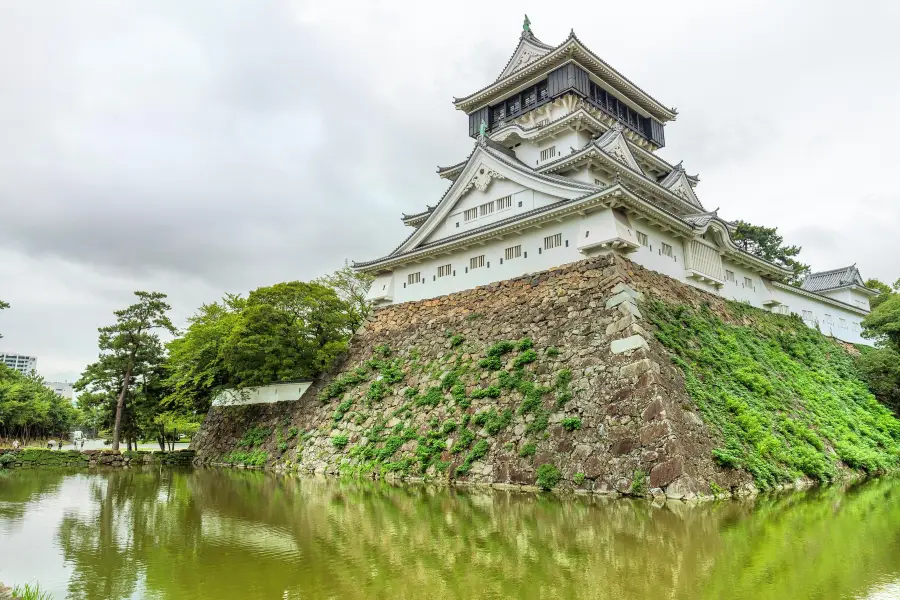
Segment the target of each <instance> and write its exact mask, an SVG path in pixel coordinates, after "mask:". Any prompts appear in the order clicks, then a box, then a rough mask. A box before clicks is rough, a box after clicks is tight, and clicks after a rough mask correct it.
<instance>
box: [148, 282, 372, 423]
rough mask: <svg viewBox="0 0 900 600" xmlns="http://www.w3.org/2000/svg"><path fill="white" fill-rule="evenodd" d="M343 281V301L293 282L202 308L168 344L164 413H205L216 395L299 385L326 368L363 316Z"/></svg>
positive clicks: (320, 287) (324, 289)
mask: <svg viewBox="0 0 900 600" xmlns="http://www.w3.org/2000/svg"><path fill="white" fill-rule="evenodd" d="M345 275H347V277H349V275H348V274H345ZM345 283H347V285H348V287H347V288H346V289H347V290H348V291H347V292H346V294H347V296H346V297H345V298H342V297H341V296H340V295H339V294H338V292H337V291H336V290H335V289H334V288H333V287H331V286H330V285H325V284H323V283H317V282H311V283H304V282H301V281H293V282H288V283H279V284H276V285H273V286H268V287H262V288H259V289H256V290H254V291H252V292H250V294H249V296H248V297H247V298H241V297H239V296H235V295H228V296H225V297H224V298H223V299H222V300H221V301H220V302H214V303H212V304H204V305H203V306H201V307H200V309H199V310H198V311H197V313H196V314H194V315H193V316H192V317H191V318H190V319H189V325H188V327H187V329H186V330H185V331H184V333H183V335H182V336H181V337H178V338H176V339H174V340H172V341H171V342H169V344H168V350H169V356H168V360H167V362H166V371H167V380H166V384H167V386H168V387H169V388H170V395H169V396H168V397H167V398H166V401H165V404H166V406H167V410H178V411H181V413H182V414H187V413H194V414H205V413H206V411H207V410H209V406H210V404H211V403H212V401H213V399H214V398H215V396H216V394H217V393H218V392H219V391H220V390H222V389H225V388H241V387H249V386H258V385H267V384H270V383H276V382H280V381H290V380H295V379H305V378H310V377H315V376H317V375H319V374H320V373H322V372H324V371H326V370H328V369H329V368H330V367H331V365H332V364H334V362H335V361H336V360H338V359H339V358H340V357H341V356H342V355H343V354H344V352H345V351H346V349H347V339H348V338H349V336H350V334H351V333H352V331H353V328H354V327H355V324H356V323H359V322H361V321H360V319H363V318H365V317H364V316H362V315H363V313H362V312H361V311H362V308H361V305H360V304H355V303H354V302H353V301H352V298H353V297H356V298H357V299H359V300H364V298H365V294H364V293H360V290H359V289H357V287H356V286H357V285H361V284H352V285H351V284H350V282H349V279H348V280H347V281H346V282H345ZM341 285H343V284H341ZM353 290H356V291H355V292H354V291H353Z"/></svg>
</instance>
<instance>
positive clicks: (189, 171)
mask: <svg viewBox="0 0 900 600" xmlns="http://www.w3.org/2000/svg"><path fill="white" fill-rule="evenodd" d="M845 6H846V4H844V3H839V2H837V1H836V0H832V1H827V2H824V3H823V2H812V1H811V0H810V1H806V2H797V3H789V4H787V3H782V2H776V1H775V0H771V1H769V2H765V3H754V4H753V5H752V6H751V5H747V6H744V5H741V4H740V3H739V4H737V5H732V4H728V3H724V4H723V3H719V4H716V5H715V6H713V7H711V6H710V5H709V3H707V2H702V1H700V0H688V1H686V2H684V3H682V4H680V5H679V7H678V12H677V13H672V12H671V11H672V5H671V3H667V2H663V1H662V0H659V1H657V2H649V3H644V4H642V5H641V6H639V7H636V6H633V5H623V6H621V7H616V6H607V5H597V4H596V3H584V4H582V5H581V6H577V7H570V8H568V9H567V10H565V11H557V10H555V9H554V10H552V11H550V10H545V11H543V12H541V10H533V9H532V8H529V14H530V16H531V18H532V21H533V23H534V25H533V26H534V29H535V31H536V33H537V35H538V36H539V37H541V38H542V39H543V40H544V41H546V42H548V43H557V42H558V41H560V40H561V39H563V38H564V37H565V35H566V34H567V33H568V31H569V29H570V28H571V27H575V29H576V31H577V33H578V35H579V37H581V39H583V40H584V41H585V42H586V43H587V44H588V45H589V46H591V47H592V48H594V50H595V51H596V52H598V53H599V54H600V55H601V56H604V57H605V58H606V59H607V60H608V61H609V62H610V63H611V64H613V65H615V66H616V67H617V68H619V69H620V70H622V71H623V72H624V73H626V74H627V75H628V76H629V77H631V78H632V79H634V80H635V81H637V82H638V83H639V84H640V85H641V86H642V87H644V88H645V89H648V90H649V91H651V93H653V94H654V95H656V96H657V97H658V98H660V99H661V100H662V101H664V102H667V103H669V104H673V105H675V106H677V107H678V108H679V110H680V113H681V114H680V116H679V119H678V121H676V122H675V123H673V124H672V125H671V126H670V127H668V129H667V138H668V141H669V147H667V148H666V149H664V151H663V154H664V156H665V157H666V158H668V159H670V160H675V161H677V160H680V159H682V158H683V159H685V165H686V166H687V168H688V170H689V171H691V172H698V171H699V172H700V174H701V177H702V183H701V186H700V188H699V189H698V192H699V193H700V196H701V199H702V200H703V201H704V202H705V203H706V205H707V206H709V207H710V208H714V207H716V206H721V207H722V213H723V215H725V216H726V217H727V218H744V219H748V220H752V221H756V222H761V223H765V224H768V225H778V226H779V227H780V228H781V231H782V232H783V233H784V234H785V235H786V236H787V237H788V239H789V241H793V242H796V243H801V244H803V245H804V247H805V249H804V256H803V258H804V259H805V260H807V261H809V262H812V263H813V265H814V266H815V267H817V268H827V267H831V266H837V264H840V263H848V262H854V261H857V262H858V263H859V264H860V266H861V268H862V269H863V273H864V274H865V275H866V276H879V277H882V278H884V279H891V280H892V279H894V278H896V277H897V276H898V275H900V273H897V272H896V269H897V267H896V265H894V264H893V261H892V259H891V256H892V255H893V252H892V244H891V242H892V241H893V240H892V239H891V237H892V236H891V234H892V232H893V231H896V229H897V226H898V225H900V214H898V208H897V207H898V205H900V203H898V196H897V194H896V192H895V191H894V184H893V181H892V179H893V178H892V177H891V174H892V172H893V171H894V168H893V165H892V164H891V161H890V152H891V147H890V146H889V144H891V143H892V142H893V140H894V139H896V138H897V135H896V134H897V133H898V131H897V130H898V128H900V127H898V125H896V124H895V119H894V118H893V112H894V107H895V106H896V105H897V100H898V96H900V85H898V84H897V83H896V81H895V80H894V78H891V77H889V76H887V74H889V73H891V72H892V70H893V65H892V61H893V57H894V56H896V55H897V51H898V47H897V46H898V43H897V41H896V36H895V35H894V34H893V32H892V31H891V27H892V23H896V21H897V16H900V15H898V14H897V11H898V9H897V8H896V7H895V6H893V5H892V4H890V3H887V2H880V3H879V2H876V3H870V4H869V5H868V6H867V9H866V10H865V11H862V10H853V11H851V10H848V9H846V8H845ZM476 8H477V10H475V9H476ZM539 8H540V7H538V9H539ZM476 14H477V15H479V16H478V18H475V17H473V15H476ZM520 18H521V17H520V15H518V14H517V13H510V12H509V7H508V6H495V5H490V4H484V3H475V2H472V3H471V4H470V5H466V3H463V4H457V5H454V7H453V9H452V10H450V11H444V10H441V11H437V10H436V9H435V8H434V6H433V5H432V4H430V3H414V2H409V1H400V0H391V1H388V2H379V3H360V2H350V1H343V0H338V1H336V2H329V3H321V2H318V3H314V2H306V1H297V2H290V1H287V0H246V1H236V0H231V1H224V2H223V1H219V2H211V1H210V2H205V1H198V2H190V3H184V2H178V1H176V0H160V1H158V2H153V3H143V4H141V3H122V2H118V1H115V0H84V1H82V2H78V3H71V2H67V1H65V0H36V1H33V2H9V3H4V4H2V5H0V81H3V82H4V91H3V94H0V134H2V140H3V144H2V145H0V298H3V299H5V300H8V301H10V302H11V303H12V304H13V308H12V309H11V310H9V311H4V313H0V332H2V333H3V334H4V335H5V338H4V339H3V340H2V342H0V343H2V347H3V349H8V350H11V351H20V352H29V353H34V354H37V355H38V356H39V363H38V365H39V369H40V370H41V371H42V372H43V374H45V375H46V376H48V377H53V378H61V377H68V378H72V377H74V376H75V375H77V373H78V372H79V371H80V369H81V366H82V365H83V364H84V363H85V362H87V361H89V360H91V359H92V358H93V356H94V355H95V353H96V348H95V341H96V331H95V330H96V327H97V326H99V325H102V324H104V323H106V322H107V321H108V320H109V319H110V318H111V311H112V310H114V309H115V308H118V307H120V306H122V305H123V304H125V303H127V302H128V301H129V294H130V292H131V291H132V290H134V289H156V290H160V291H164V292H167V293H169V294H170V299H171V301H172V304H173V306H174V308H175V313H176V315H175V316H176V318H177V319H181V320H183V319H184V318H185V317H186V316H187V315H189V314H190V313H191V312H192V311H193V309H194V308H196V306H198V305H199V304H200V303H202V302H207V301H211V300H214V299H216V298H217V297H219V296H220V295H221V294H222V293H224V292H226V291H229V292H246V291H247V290H249V289H252V288H254V287H257V286H260V285H266V284H270V283H274V282H277V281H284V280H289V279H295V278H312V277H315V276H318V275H320V274H322V273H325V272H327V271H330V270H332V269H334V268H336V267H338V266H339V265H340V264H342V262H343V261H344V259H346V258H352V259H368V258H374V257H377V256H380V255H382V254H384V253H385V252H387V251H389V250H390V249H391V248H393V247H394V246H396V245H397V243H399V241H400V240H401V239H402V238H403V237H404V236H405V235H406V234H407V233H408V230H406V229H405V228H403V226H402V225H401V224H400V222H399V219H398V217H399V214H400V212H401V211H406V212H412V211H416V210H420V209H421V208H423V207H424V205H425V204H426V203H431V204H433V203H434V202H435V201H436V200H437V199H438V198H439V197H440V195H441V194H442V193H443V191H444V189H445V187H446V182H444V181H442V180H439V179H438V178H437V177H436V175H435V174H434V168H435V166H436V165H437V164H451V163H454V162H457V161H458V160H460V159H462V158H463V157H465V156H466V154H467V153H468V152H469V150H470V148H471V144H472V142H471V140H470V139H469V138H467V136H466V128H467V125H466V118H465V116H464V115H462V114H461V113H458V112H456V111H455V110H454V109H453V107H452V106H451V104H450V100H451V98H452V96H454V95H455V96H462V95H465V94H468V93H470V92H472V91H474V90H476V89H478V88H481V87H482V86H483V85H485V84H486V83H488V82H489V81H492V80H493V79H494V78H495V77H496V75H497V74H498V73H499V71H500V70H501V69H502V67H503V65H504V64H505V62H506V60H507V59H508V58H509V55H510V53H511V52H512V50H513V48H514V46H515V43H516V41H517V37H518V34H519V31H520ZM635 24H639V25H640V26H639V27H636V26H635ZM873 223H874V224H873ZM873 233H874V235H873Z"/></svg>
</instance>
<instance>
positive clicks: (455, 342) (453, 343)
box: [450, 335, 466, 348]
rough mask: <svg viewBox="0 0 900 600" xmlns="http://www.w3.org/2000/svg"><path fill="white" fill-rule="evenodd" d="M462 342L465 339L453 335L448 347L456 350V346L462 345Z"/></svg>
mask: <svg viewBox="0 0 900 600" xmlns="http://www.w3.org/2000/svg"><path fill="white" fill-rule="evenodd" d="M464 341H466V338H464V337H463V336H461V335H454V336H453V337H451V338H450V347H451V348H456V347H457V346H459V345H460V344H462V343H463V342H464Z"/></svg>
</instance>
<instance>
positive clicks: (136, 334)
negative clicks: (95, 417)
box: [75, 291, 175, 450]
mask: <svg viewBox="0 0 900 600" xmlns="http://www.w3.org/2000/svg"><path fill="white" fill-rule="evenodd" d="M134 295H135V296H136V297H137V300H138V301H137V302H136V303H134V304H132V305H130V306H128V307H127V308H124V309H122V310H117V311H115V313H114V314H115V316H116V322H115V323H114V324H113V325H109V326H107V327H101V328H100V329H99V332H100V338H99V340H98V346H99V347H100V357H99V358H98V360H97V362H95V363H93V364H91V365H88V367H87V369H85V371H84V373H83V374H82V376H81V378H80V379H79V380H78V382H76V385H75V388H76V389H78V390H79V391H85V392H87V396H86V397H85V399H84V403H85V406H86V407H88V406H90V407H92V408H99V409H100V411H101V414H102V413H104V412H105V411H104V410H103V405H104V404H106V405H112V408H113V411H112V413H113V419H112V449H113V450H118V449H119V439H120V438H121V436H122V432H123V426H124V428H125V433H126V435H127V437H128V439H129V440H132V439H134V440H136V437H135V436H136V435H137V433H138V432H139V431H140V429H141V428H140V426H139V423H138V417H139V416H146V415H145V413H146V411H142V410H140V408H141V406H142V405H149V406H150V407H152V406H154V405H155V404H158V400H156V399H155V398H156V397H157V396H159V395H160V383H159V382H160V380H161V375H162V363H163V360H164V356H165V354H164V351H163V346H162V343H161V341H160V339H159V336H158V334H157V332H158V331H159V330H164V331H168V332H170V333H175V326H174V325H172V322H171V320H169V317H168V315H167V313H168V311H169V310H170V309H171V307H170V306H169V305H168V304H167V303H166V302H165V299H166V295H165V294H161V293H159V292H141V291H138V292H135V293H134ZM128 399H130V400H131V410H129V411H128V413H127V414H126V400H128ZM113 400H114V402H113ZM79 401H81V399H79ZM106 414H107V416H109V415H108V413H106Z"/></svg>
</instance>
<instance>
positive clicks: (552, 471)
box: [535, 463, 561, 490]
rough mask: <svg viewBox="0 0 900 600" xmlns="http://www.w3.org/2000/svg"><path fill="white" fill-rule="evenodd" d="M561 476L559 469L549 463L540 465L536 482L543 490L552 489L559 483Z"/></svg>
mask: <svg viewBox="0 0 900 600" xmlns="http://www.w3.org/2000/svg"><path fill="white" fill-rule="evenodd" d="M560 477H561V475H560V473H559V469H557V468H556V467H554V466H553V465H551V464H550V463H547V464H543V465H541V466H540V467H538V470H537V479H536V480H535V483H536V484H537V485H538V487H540V488H541V489H542V490H552V489H553V488H555V487H556V485H557V484H558V483H559V480H560Z"/></svg>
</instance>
